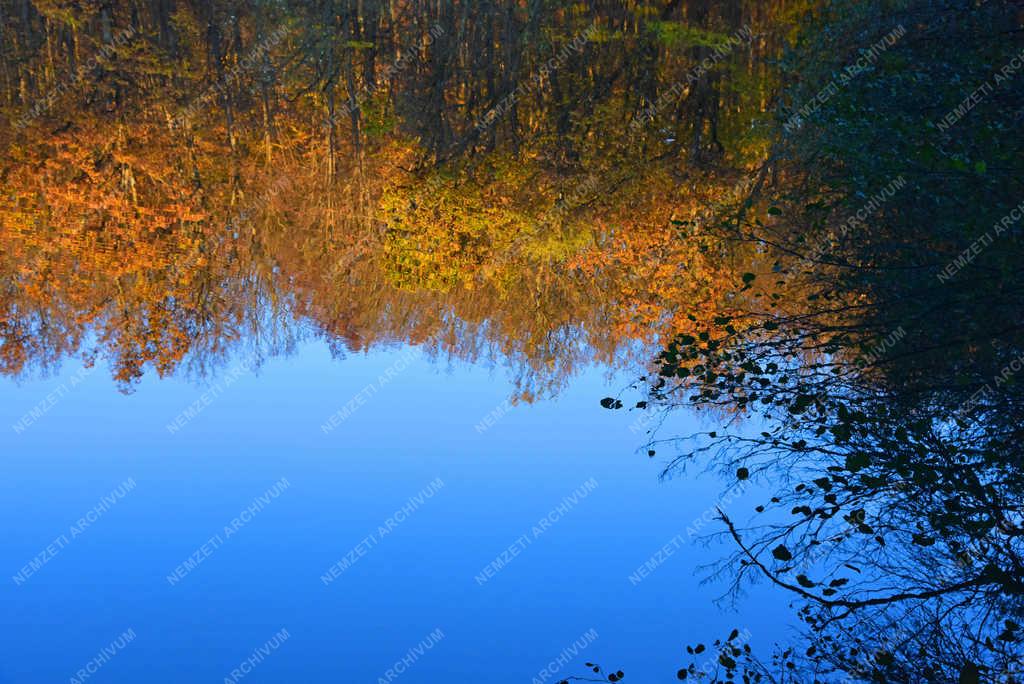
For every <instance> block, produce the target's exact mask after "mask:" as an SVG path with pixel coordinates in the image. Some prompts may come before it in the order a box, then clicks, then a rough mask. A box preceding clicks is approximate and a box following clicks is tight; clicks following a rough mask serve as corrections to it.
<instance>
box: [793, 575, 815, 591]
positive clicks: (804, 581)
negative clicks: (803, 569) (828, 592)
mask: <svg viewBox="0 0 1024 684" xmlns="http://www.w3.org/2000/svg"><path fill="white" fill-rule="evenodd" d="M796 581H797V584H799V585H800V586H801V587H803V588H804V589H813V588H814V587H816V586H818V585H817V584H816V583H815V582H812V581H811V580H810V579H809V578H808V577H807V575H797V576H796Z"/></svg>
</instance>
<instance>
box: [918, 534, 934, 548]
mask: <svg viewBox="0 0 1024 684" xmlns="http://www.w3.org/2000/svg"><path fill="white" fill-rule="evenodd" d="M913 541H914V543H915V544H917V545H918V546H931V545H933V544H934V543H935V537H929V536H928V535H926V534H915V535H913Z"/></svg>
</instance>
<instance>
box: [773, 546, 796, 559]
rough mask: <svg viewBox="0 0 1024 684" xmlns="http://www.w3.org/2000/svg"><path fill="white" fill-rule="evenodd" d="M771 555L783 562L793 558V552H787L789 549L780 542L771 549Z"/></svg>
mask: <svg viewBox="0 0 1024 684" xmlns="http://www.w3.org/2000/svg"><path fill="white" fill-rule="evenodd" d="M772 555H773V556H775V558H776V560H780V561H782V562H783V563H785V562H787V561H791V560H793V554H791V553H790V552H789V549H787V548H786V547H785V546H783V545H782V544H779V545H778V546H776V547H775V548H774V549H772Z"/></svg>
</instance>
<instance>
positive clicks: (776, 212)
mask: <svg viewBox="0 0 1024 684" xmlns="http://www.w3.org/2000/svg"><path fill="white" fill-rule="evenodd" d="M781 214H782V210H781V209H779V208H778V207H768V215H769V216H779V215H781Z"/></svg>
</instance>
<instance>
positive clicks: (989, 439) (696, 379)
mask: <svg viewBox="0 0 1024 684" xmlns="http://www.w3.org/2000/svg"><path fill="white" fill-rule="evenodd" d="M811 5H816V3H812V2H798V3H782V2H745V1H744V2H739V1H738V2H729V3H712V2H707V1H703V0H689V1H681V2H680V1H672V2H663V3H651V2H635V3H634V2H622V3H601V4H600V6H593V7H592V6H586V5H569V4H562V3H539V2H529V3H525V4H524V3H514V2H504V1H502V2H495V3H476V2H440V3H434V2H431V3H425V2H418V1H414V0H410V1H409V2H390V3H382V2H376V1H373V0H362V1H361V2H358V3H357V2H355V1H354V0H353V1H352V2H349V1H347V0H346V1H344V2H338V1H335V2H318V3H242V4H238V3H233V4H231V6H228V5H226V4H222V3H204V4H200V5H193V4H190V3H178V4H177V5H176V8H177V9H176V10H175V11H173V12H172V11H170V9H169V7H170V5H168V4H167V3H152V8H151V9H152V11H151V12H149V13H132V12H130V11H129V8H128V7H127V6H125V7H121V6H117V7H114V6H111V5H109V4H101V5H99V6H96V7H94V6H93V5H88V6H86V7H82V8H75V9H68V10H58V9H55V8H54V6H51V4H44V3H31V2H16V3H15V2H10V1H9V0H0V6H2V8H3V15H2V17H3V20H2V22H0V32H2V34H3V35H2V38H3V40H2V41H0V45H2V46H3V47H2V52H0V67H2V69H3V72H2V74H0V95H2V96H0V108H2V110H3V114H4V115H5V116H6V117H7V118H8V120H11V121H18V120H22V121H24V122H25V125H24V127H19V128H18V129H17V130H18V133H17V134H15V132H14V131H15V130H16V129H15V128H14V127H8V128H5V129H4V130H3V131H2V132H0V138H2V139H0V143H2V144H3V145H4V147H5V150H6V151H7V155H6V156H5V163H4V165H3V167H2V168H0V183H2V185H3V187H2V193H0V214H2V226H0V245H2V249H0V279H2V280H0V283H2V284H0V287H2V297H0V306H2V307H3V310H2V315H0V339H2V341H0V363H2V366H0V368H2V371H3V372H4V373H6V374H10V375H17V374H19V373H22V372H24V371H25V370H26V369H27V368H29V367H31V366H33V365H37V366H50V365H53V364H55V363H56V362H58V361H59V360H60V359H62V358H64V357H66V356H68V355H71V354H75V353H82V354H84V355H86V356H88V357H94V356H104V357H106V358H107V359H109V360H110V362H111V364H112V366H113V368H114V372H115V375H116V378H117V380H118V381H119V382H120V383H122V384H123V385H125V386H130V385H131V383H132V382H134V381H136V380H137V379H138V378H140V377H141V376H142V374H143V373H145V372H146V371H147V370H150V369H152V370H156V371H157V372H158V373H160V374H166V373H171V372H174V371H175V370H177V369H179V368H181V367H183V366H186V367H190V368H191V369H192V370H193V371H194V372H197V373H204V372H207V371H208V370H209V369H210V368H211V367H212V366H214V365H216V364H217V363H219V362H221V361H223V360H226V359H227V358H229V356H231V355H233V354H237V353H239V352H240V348H241V347H246V350H245V353H246V354H247V355H249V354H255V355H256V357H257V358H259V356H260V355H261V354H272V353H279V352H284V351H287V350H289V349H291V348H292V347H293V346H294V344H295V342H296V341H297V340H298V339H301V338H302V337H303V336H304V335H310V334H312V335H320V336H322V337H323V338H324V339H325V340H326V341H327V342H328V343H329V344H330V345H331V346H332V348H333V349H334V350H335V351H336V352H338V353H339V354H343V353H345V352H347V351H350V350H360V349H366V348H370V347H374V346H378V345H383V344H391V343H393V342H396V341H401V342H406V343H410V344H416V345H422V346H424V347H426V348H427V349H429V350H431V351H433V352H434V353H435V354H437V356H438V357H441V358H445V357H451V358H456V359H466V360H472V361H475V362H489V363H495V364H502V365H507V366H508V367H509V368H510V372H511V374H512V376H513V378H514V379H515V380H516V382H517V386H518V388H519V390H520V391H521V394H522V396H523V397H525V398H531V397H533V396H535V395H540V394H544V393H547V392H553V391H557V389H558V388H559V387H560V386H561V385H562V384H563V383H564V382H565V381H566V379H567V378H568V377H569V376H571V375H572V374H573V373H574V372H575V371H576V370H577V369H579V368H580V367H581V366H583V365H586V364H589V363H594V362H599V363H605V364H614V363H626V362H636V363H642V362H643V360H644V358H645V356H646V355H647V354H649V350H651V349H653V348H654V347H655V346H658V347H661V346H664V347H665V348H664V351H663V354H662V355H661V357H659V359H658V364H657V367H658V368H659V369H660V371H661V373H660V375H659V376H658V378H657V379H656V380H655V381H654V382H652V386H651V392H652V397H651V400H652V403H654V404H656V405H660V406H661V407H663V408H674V407H676V406H683V405H685V406H698V407H700V408H703V409H711V410H714V411H716V413H715V415H716V416H721V417H722V418H723V420H725V419H727V418H728V417H730V416H740V415H744V414H746V413H747V412H756V413H757V414H758V415H760V416H762V417H763V418H764V419H765V421H766V425H767V427H766V432H765V433H762V434H760V435H759V434H757V433H756V432H755V433H753V434H747V433H739V434H735V435H734V434H726V433H724V432H723V433H722V435H718V434H717V433H716V434H715V435H713V436H711V437H707V436H704V440H703V441H698V443H697V444H696V445H687V446H686V447H685V448H684V449H683V450H682V452H681V453H682V454H683V456H681V457H680V459H679V460H678V461H677V462H675V463H674V464H673V465H680V464H682V463H683V462H685V461H686V460H687V459H688V457H690V456H697V455H700V456H707V457H711V458H713V459H714V461H715V463H717V464H718V465H720V466H721V467H722V468H724V469H725V470H726V471H727V472H729V473H730V474H731V473H736V474H737V475H738V476H741V477H744V478H745V477H755V478H763V479H766V480H767V479H770V480H771V481H773V482H778V483H779V487H780V492H779V493H778V494H777V496H776V497H774V499H773V500H771V501H769V502H765V505H766V510H765V514H764V515H765V518H764V519H766V520H768V521H769V522H767V523H765V524H764V525H758V524H757V523H756V522H755V523H754V525H753V526H750V525H747V524H745V523H744V522H743V521H739V520H738V515H737V514H734V513H732V512H730V511H726V513H728V514H729V518H728V519H724V520H723V531H724V534H726V535H728V536H730V537H732V538H733V541H734V542H735V543H736V544H737V549H738V551H737V555H736V556H735V557H733V558H731V559H727V560H726V561H725V562H724V563H723V564H722V565H721V566H720V569H721V570H723V571H725V572H728V573H730V575H732V576H734V577H735V578H736V582H737V584H736V586H737V587H739V586H741V585H742V582H744V581H745V580H747V579H752V578H755V577H759V578H761V579H763V580H767V581H770V582H772V583H775V584H779V585H780V588H781V589H783V590H785V591H790V592H792V593H794V594H795V595H796V596H797V597H798V599H799V601H800V602H801V605H802V606H803V607H802V609H801V613H800V615H801V617H802V618H803V619H804V621H805V624H806V625H807V629H808V636H809V639H810V644H807V645H802V646H801V647H800V648H799V649H796V650H795V651H794V650H792V649H791V650H790V651H789V653H788V654H787V653H784V652H783V653H781V654H780V655H779V658H778V661H777V662H775V663H769V664H768V665H765V666H764V667H766V668H767V669H765V670H763V671H762V674H763V675H765V676H768V675H769V674H772V673H773V668H774V669H785V668H786V665H785V663H786V662H788V661H793V662H794V667H795V669H794V670H793V676H794V677H799V678H803V679H807V680H810V678H811V677H813V675H811V676H808V672H813V671H814V670H815V669H816V668H817V669H818V670H819V671H827V670H828V669H829V668H834V669H838V670H841V671H845V672H850V673H854V674H856V675H857V676H859V677H860V678H862V679H866V680H871V679H872V678H873V679H874V680H875V681H898V682H903V681H926V680H928V679H929V678H931V680H934V681H948V680H951V679H955V678H957V677H960V678H961V681H975V680H981V679H986V678H987V679H989V680H994V679H996V678H997V677H998V672H1006V671H1007V670H1008V669H1009V668H1011V667H1012V666H1013V663H1014V662H1016V658H1017V654H1018V651H1019V648H1018V644H1019V639H1018V636H1017V627H1016V624H1017V622H1019V619H1018V617H1019V613H1020V609H1021V606H1020V595H1021V588H1022V579H1021V578H1022V571H1021V567H1022V563H1024V559H1022V557H1021V548H1020V542H1019V540H1020V538H1021V532H1020V530H1021V525H1022V514H1024V511H1022V510H1021V503H1020V502H1021V496H1020V493H1021V482H1020V477H1021V476H1020V448H1019V444H1020V439H1021V437H1022V435H1021V433H1020V430H1021V428H1020V427H1019V426H1020V425H1021V424H1022V421H1021V420H1020V407H1021V405H1022V403H1021V402H1022V398H1021V396H1019V394H1020V393H1019V390H1018V387H1020V386H1021V385H1020V383H1019V379H1018V378H1016V375H1017V373H1016V371H1015V370H1014V364H1017V365H1020V363H1021V362H1020V358H1021V348H1022V346H1024V345H1022V342H1024V340H1022V339H1021V338H1020V332H1021V323H1020V311H1021V301H1020V295H1021V290H1020V287H1019V286H1018V284H1017V282H1016V281H1017V274H1018V272H1019V264H1020V259H1019V254H1018V252H1019V248H1020V239H1019V235H1020V229H1019V225H1014V224H1013V223H1012V222H1010V223H1009V224H1007V223H1006V222H1005V220H1004V219H1005V217H1007V216H1011V215H1012V211H1013V209H1014V208H1015V207H1016V208H1017V209H1018V212H1019V204H1020V200H1019V198H1020V197H1021V196H1022V192H1021V190H1022V188H1021V187H1020V180H1019V179H1020V173H1019V171H1020V169H1019V168H1017V167H1018V166H1019V160H1020V159H1021V158H1024V155H1021V150H1020V149H1019V146H1020V138H1019V136H1014V135H1012V134H1011V131H1014V130H1015V128H1014V124H1015V123H1019V121H1018V119H1019V115H1018V113H1019V112H1020V111H1021V109H1022V104H1024V103H1022V102H1021V92H1022V89H1021V88H1020V87H1019V85H1018V84H1014V83H1013V82H1011V81H1007V82H1005V83H999V84H996V83H995V81H994V74H995V73H996V72H998V71H999V67H1000V66H1002V65H1005V64H1007V63H1009V61H1010V58H1011V57H1012V56H1013V55H1014V54H1018V53H1019V47H1018V46H1017V43H1016V42H1015V41H1017V42H1019V38H1018V37H1019V33H1020V32H1019V23H1020V22H1019V17H1018V16H1017V15H1015V14H1014V9H1013V8H1012V6H1011V3H1009V2H990V3H985V4H984V6H982V7H979V8H972V9H971V10H970V11H966V10H965V11H961V10H959V9H957V8H954V7H945V6H944V5H942V4H940V3H924V2H916V1H915V2H909V3H903V4H901V5H900V6H899V7H883V6H882V3H876V2H869V3H860V4H857V5H856V6H848V7H845V8H842V9H841V10H834V9H833V10H828V11H825V10H823V11H822V12H821V13H818V14H817V15H815V17H814V20H815V22H818V23H816V24H815V23H811V22H809V21H808V17H806V16H804V14H803V12H804V10H806V9H807V8H808V7H809V6H811ZM796 19H800V20H803V23H801V22H800V21H795V20H796ZM132 22H136V23H135V24H132ZM130 25H135V26H138V28H139V31H138V34H137V36H136V37H135V38H134V39H133V40H132V41H130V42H128V43H125V44H119V45H117V46H116V47H115V48H113V54H112V55H110V54H109V52H110V50H109V49H107V51H106V52H105V53H104V54H108V57H105V58H104V59H103V60H102V63H101V64H100V66H99V68H98V69H97V70H96V71H95V72H94V73H92V74H91V75H90V76H89V78H87V79H84V80H83V81H82V82H81V83H80V84H78V86H77V87H76V88H74V89H64V90H62V93H61V96H60V97H59V98H58V99H55V100H54V101H53V102H50V101H47V106H46V107H43V108H38V107H36V108H35V109H34V110H33V107H34V104H35V103H36V102H38V101H39V98H40V97H43V96H45V95H46V94H47V93H49V92H51V91H52V90H53V88H54V87H55V85H57V84H58V83H59V82H60V76H59V74H61V73H66V72H68V71H69V70H70V71H72V72H73V71H74V70H75V68H76V66H77V64H79V63H81V62H82V61H83V60H88V59H89V58H90V56H92V55H94V54H96V53H98V52H99V51H101V50H105V48H104V47H103V43H104V41H107V40H108V36H112V35H115V34H116V32H117V31H118V30H121V29H124V28H126V27H129V26H130ZM822 26H826V27H829V28H828V30H822V31H818V30H816V29H815V28H814V27H817V28H819V29H820V28H821V27H822ZM896 26H905V27H907V28H908V30H907V32H906V34H905V35H902V37H901V38H900V40H899V41H898V42H897V43H895V44H894V45H892V46H891V47H889V48H887V49H886V50H885V51H884V52H882V53H880V54H879V55H877V56H876V57H873V62H872V64H871V65H870V66H871V68H870V69H869V70H865V71H863V72H862V73H858V74H857V76H856V78H854V79H852V80H851V81H850V82H849V83H845V84H844V86H843V87H842V88H838V89H832V90H829V91H828V98H827V101H826V102H824V103H822V104H821V106H820V107H818V108H816V112H814V113H810V114H809V115H806V116H804V119H805V120H804V121H803V123H802V125H801V126H800V127H799V128H798V129H797V130H791V131H788V132H787V133H788V134H787V135H786V136H784V137H783V138H782V139H781V140H780V141H778V142H775V143H774V144H773V143H772V140H774V138H773V136H772V134H770V133H769V131H770V130H771V129H772V115H773V113H774V111H775V110H776V108H777V107H779V106H781V107H783V109H784V110H785V111H784V112H783V115H782V120H786V119H787V117H788V116H789V115H790V114H791V113H792V112H793V111H800V110H801V109H803V110H804V111H805V112H811V110H809V109H806V108H804V107H803V105H805V104H806V103H807V102H810V101H811V100H812V99H813V98H814V97H815V96H816V95H817V94H818V93H819V92H821V88H822V86H823V84H826V83H829V82H830V81H831V80H832V79H833V78H834V74H835V73H837V72H838V71H839V70H841V69H842V67H843V66H844V65H847V64H850V63H853V62H856V59H857V55H858V54H859V53H858V52H857V50H858V49H859V48H863V47H864V46H868V45H871V44H873V43H874V42H875V41H877V40H878V39H879V37H880V36H884V35H886V34H888V33H889V32H890V31H892V29H893V28H894V27H896ZM591 27H594V30H590V29H591ZM747 27H749V28H750V35H752V36H753V39H752V40H751V41H750V42H749V44H747V43H745V42H744V43H743V44H733V43H732V42H730V40H729V39H730V37H731V36H735V35H738V34H740V33H743V31H744V29H745V28H747ZM1009 27H1014V28H1013V29H1012V30H1011V29H1010V28H1009ZM581 35H582V36H585V38H586V39H585V40H581V39H580V36H581ZM744 35H746V34H745V33H744ZM784 35H785V36H788V37H790V38H795V39H797V44H798V46H799V49H798V50H795V51H792V52H783V51H782V50H781V45H780V44H781V37H782V36H784ZM951 46H955V54H954V56H955V59H952V58H950V57H949V55H947V54H946V51H949V50H950V49H951ZM1015 50H1016V52H1015ZM553 56H558V58H557V60H556V63H555V64H553V65H551V64H550V62H549V60H550V59H551V58H552V57H553ZM779 57H781V58H782V62H781V64H782V67H783V69H782V71H781V73H782V76H780V73H779V71H778V70H777V69H776V67H775V66H774V65H773V64H770V63H769V62H770V61H771V59H774V58H779ZM701 64H707V65H709V67H708V68H707V69H698V68H696V67H698V66H699V65H701ZM694 75H696V76H694ZM691 76H694V77H693V78H691ZM988 81H992V82H993V86H992V87H991V88H989V89H987V90H986V91H985V92H986V93H987V94H988V98H987V99H986V100H985V101H984V102H981V103H979V104H978V105H977V106H976V107H973V108H972V110H971V111H970V115H969V116H967V117H964V118H963V119H961V120H959V121H957V122H956V123H955V124H954V125H946V126H943V127H936V126H934V125H930V124H932V123H933V122H935V121H939V120H942V119H943V116H944V115H945V113H946V112H948V111H952V110H954V109H955V107H956V106H957V105H958V104H960V103H961V101H962V99H963V93H961V92H960V89H959V86H956V85H953V86H951V85H950V84H951V83H953V84H957V83H970V84H974V85H972V87H976V86H977V84H981V83H985V82H988ZM523 84H530V87H529V88H525V87H521V86H522V85H523ZM680 84H683V85H680ZM780 92H782V93H784V94H785V97H781V96H780ZM197 98H201V99H198V100H197ZM780 103H781V104H780ZM499 109H500V116H499V115H489V112H492V111H495V112H497V111H498V110H499ZM32 111H34V112H35V113H34V114H32V115H31V116H28V117H27V118H24V119H22V117H23V116H26V114H27V113H29V112H32ZM1015 117H1016V118H1015ZM481 121H489V123H488V124H487V125H477V124H478V123H479V122H481ZM791 128H792V127H791ZM765 159H767V160H768V161H767V162H764V160H765ZM896 181H899V182H898V184H897V183H896ZM897 185H898V187H897ZM886 188H895V190H894V191H893V192H886V191H885V189H886ZM876 198H880V199H877V200H876ZM744 200H749V201H747V202H744ZM738 208H739V211H737V209H738ZM737 215H738V216H739V218H736V217H737ZM723 217H731V218H729V220H725V219H723ZM854 219H855V220H854ZM995 226H1001V227H1002V229H1001V230H996V229H995V228H994V227H995ZM986 236H987V237H986ZM979 244H980V245H981V246H982V247H985V249H978V250H975V249H974V247H973V246H974V245H979ZM965 250H970V255H971V256H970V258H969V259H968V258H964V257H963V256H962V255H963V253H964V251H965ZM950 263H953V264H955V268H952V269H951V268H950V267H949V266H948V265H949V264H950ZM938 274H942V275H943V277H941V278H940V277H938ZM666 340H673V341H672V342H671V343H669V344H665V342H666ZM1004 369H1009V372H1007V371H1006V370H1004ZM613 405H614V404H613ZM691 447H692V448H691ZM691 452H692V453H691ZM783 490H784V491H783ZM723 517H724V516H723ZM734 519H736V520H734ZM894 626H898V627H899V628H900V630H902V631H894ZM747 646H748V644H746V643H744V644H742V646H741V645H740V644H737V643H735V642H734V641H732V642H730V640H729V639H726V640H725V641H724V642H722V643H719V644H718V645H717V646H716V647H715V648H714V649H713V650H714V653H715V658H716V662H717V663H718V664H719V665H721V666H722V667H723V668H724V669H726V670H729V669H732V670H736V669H738V668H741V667H747V666H749V667H751V668H755V669H756V668H757V667H761V666H760V665H756V664H754V663H753V662H749V661H748V660H747V655H746V647H747ZM794 653H796V654H797V655H799V654H804V655H802V656H800V657H796V656H795V655H794ZM723 656H724V657H725V660H724V661H723V660H722V657H723ZM730 663H732V667H729V664H730ZM929 668H930V669H929ZM972 677H973V679H972ZM803 679H801V681H802V680H803Z"/></svg>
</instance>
